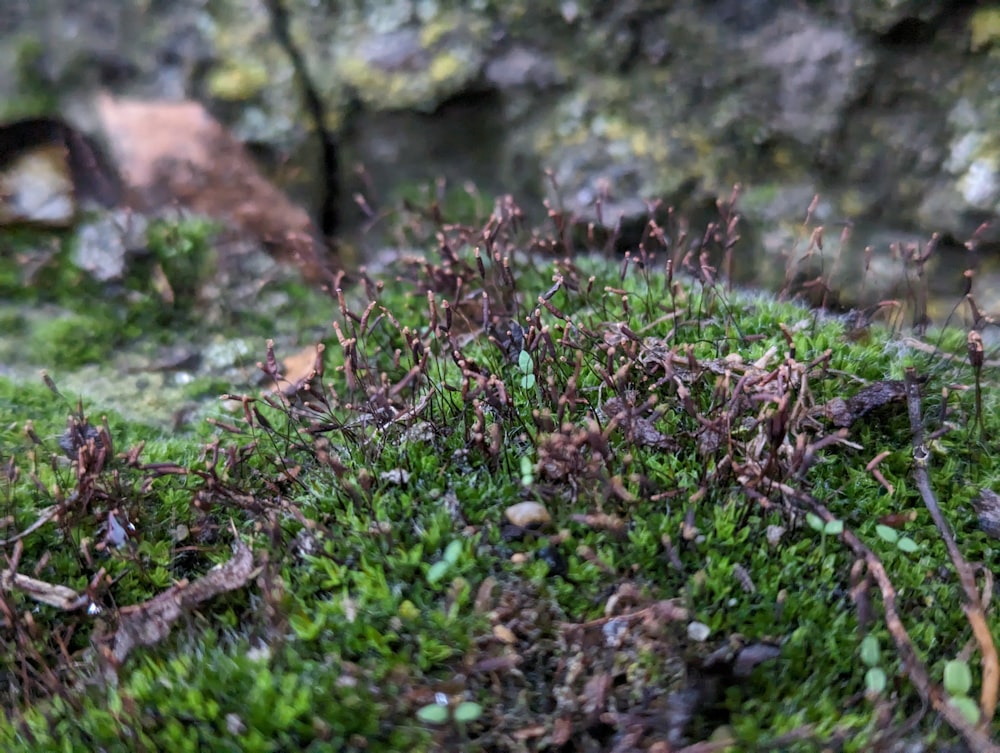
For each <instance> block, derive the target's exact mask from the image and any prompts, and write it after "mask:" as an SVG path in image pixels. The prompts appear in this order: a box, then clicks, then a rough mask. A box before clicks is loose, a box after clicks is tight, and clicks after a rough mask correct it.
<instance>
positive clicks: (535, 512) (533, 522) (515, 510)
mask: <svg viewBox="0 0 1000 753" xmlns="http://www.w3.org/2000/svg"><path fill="white" fill-rule="evenodd" d="M504 515H505V516H506V517H507V520H509V521H510V522H511V523H512V524H514V525H516V526H520V527H521V528H541V527H542V526H543V525H545V524H546V523H548V522H549V521H550V520H552V517H551V516H550V515H549V511H548V510H546V509H545V506H544V505H541V504H539V503H538V502H518V503H517V504H516V505H511V506H510V507H508V508H507V509H506V510H505V511H504Z"/></svg>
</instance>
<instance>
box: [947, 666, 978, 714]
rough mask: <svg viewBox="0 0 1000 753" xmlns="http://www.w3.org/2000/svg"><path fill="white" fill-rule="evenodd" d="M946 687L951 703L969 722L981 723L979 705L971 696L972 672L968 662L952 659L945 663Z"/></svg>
mask: <svg viewBox="0 0 1000 753" xmlns="http://www.w3.org/2000/svg"><path fill="white" fill-rule="evenodd" d="M944 689H945V691H947V693H948V695H949V696H951V698H950V699H949V703H951V705H952V706H954V707H955V708H957V709H958V710H959V711H960V712H961V713H962V716H964V717H965V718H966V719H967V720H968V721H969V724H979V705H978V704H977V703H976V702H975V701H974V700H973V699H972V698H970V697H969V691H970V690H971V689H972V672H971V670H970V669H969V663H968V662H966V661H963V660H961V659H952V660H951V661H950V662H948V663H947V664H945V665H944Z"/></svg>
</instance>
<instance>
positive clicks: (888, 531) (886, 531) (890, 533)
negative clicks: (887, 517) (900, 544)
mask: <svg viewBox="0 0 1000 753" xmlns="http://www.w3.org/2000/svg"><path fill="white" fill-rule="evenodd" d="M875 533H877V534H878V535H879V536H881V537H882V538H883V539H885V540H886V541H888V542H889V543H890V544H895V543H896V542H897V541H898V540H899V532H898V531H897V530H896V529H895V528H890V527H889V526H887V525H882V524H881V523H879V524H878V525H877V526H875Z"/></svg>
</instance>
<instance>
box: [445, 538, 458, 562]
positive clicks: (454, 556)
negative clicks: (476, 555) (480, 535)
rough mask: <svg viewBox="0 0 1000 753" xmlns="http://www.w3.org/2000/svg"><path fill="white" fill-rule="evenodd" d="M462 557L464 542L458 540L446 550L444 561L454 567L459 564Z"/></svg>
mask: <svg viewBox="0 0 1000 753" xmlns="http://www.w3.org/2000/svg"><path fill="white" fill-rule="evenodd" d="M461 556H462V542H461V541H459V540H458V539H455V540H454V541H452V542H451V543H450V544H448V546H447V547H446V548H445V550H444V561H445V562H447V563H448V564H449V565H454V564H455V563H456V562H458V558H459V557H461Z"/></svg>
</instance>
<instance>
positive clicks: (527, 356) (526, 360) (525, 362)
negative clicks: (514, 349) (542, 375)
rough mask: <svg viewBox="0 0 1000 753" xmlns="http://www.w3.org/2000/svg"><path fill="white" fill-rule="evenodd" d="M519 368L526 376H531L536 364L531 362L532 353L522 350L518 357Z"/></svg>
mask: <svg viewBox="0 0 1000 753" xmlns="http://www.w3.org/2000/svg"><path fill="white" fill-rule="evenodd" d="M517 367H518V368H519V369H520V370H521V371H522V372H523V373H525V374H530V373H531V372H532V371H533V370H534V367H535V364H534V362H533V361H532V360H531V353H529V352H528V351H526V350H522V351H521V353H520V355H518V357H517Z"/></svg>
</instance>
